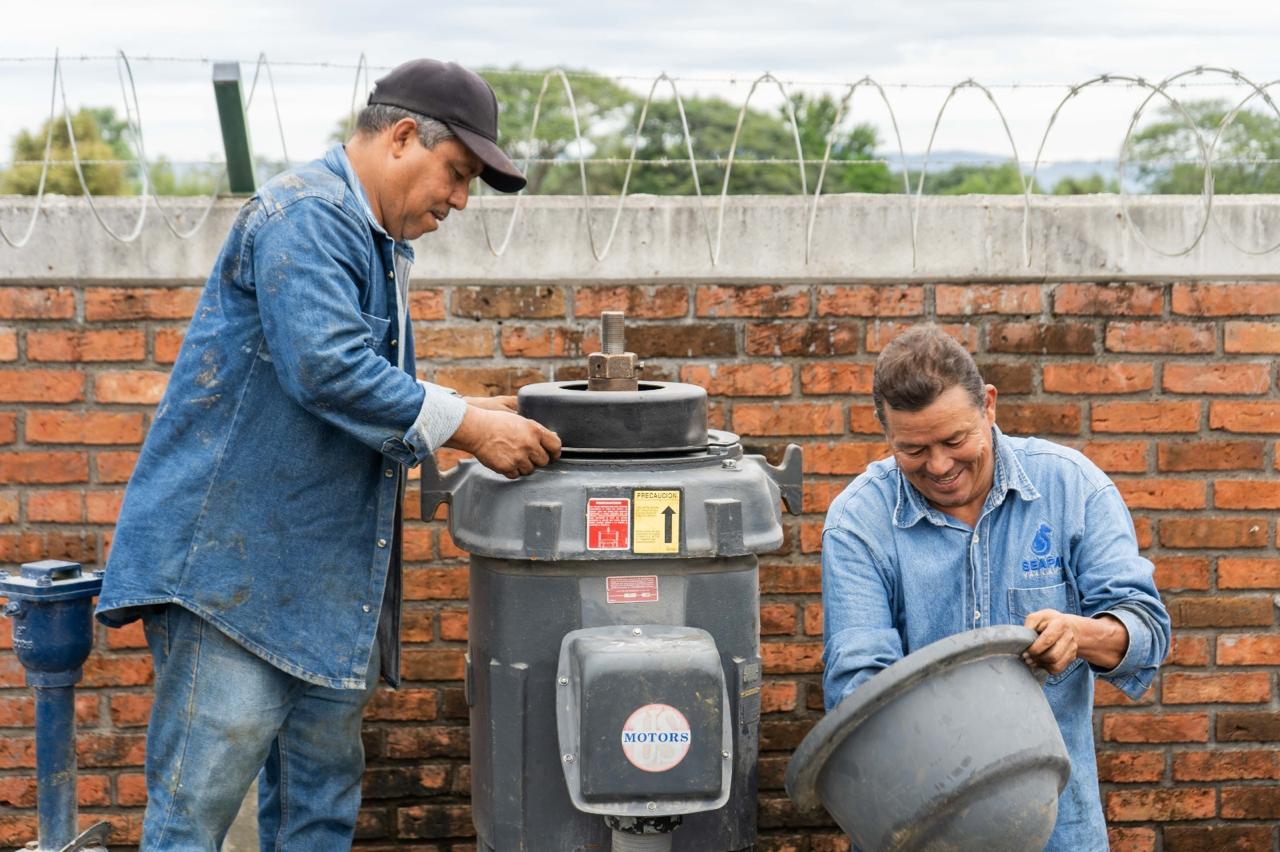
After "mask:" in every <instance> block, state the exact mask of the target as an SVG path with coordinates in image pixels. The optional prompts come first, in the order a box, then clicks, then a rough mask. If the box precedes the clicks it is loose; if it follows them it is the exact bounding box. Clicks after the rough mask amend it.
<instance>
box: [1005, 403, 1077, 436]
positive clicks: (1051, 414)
mask: <svg viewBox="0 0 1280 852" xmlns="http://www.w3.org/2000/svg"><path fill="white" fill-rule="evenodd" d="M996 419H997V420H998V421H999V423H1000V428H1001V429H1003V430H1004V431H1005V432H1008V433H1009V434H1010V435H1078V434H1080V406H1079V405H1078V404H1076V403H1073V402H1068V403H1037V402H1027V403H1017V404H1013V405H1010V404H1001V405H998V406H997V408H996Z"/></svg>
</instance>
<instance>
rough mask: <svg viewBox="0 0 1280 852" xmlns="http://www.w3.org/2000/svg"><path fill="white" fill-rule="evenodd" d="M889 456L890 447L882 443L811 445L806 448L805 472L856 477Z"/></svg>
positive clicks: (859, 442)
mask: <svg viewBox="0 0 1280 852" xmlns="http://www.w3.org/2000/svg"><path fill="white" fill-rule="evenodd" d="M888 455H889V446H888V445H887V444H885V443H882V442H880V441H875V442H869V441H844V442H841V443H837V444H810V445H808V446H806V447H805V448H804V471H805V473H806V474H841V475H845V476H855V475H857V474H859V473H862V471H863V470H865V469H866V467H867V465H869V464H871V462H873V461H876V460H877V459H882V458H885V457H887V456H888Z"/></svg>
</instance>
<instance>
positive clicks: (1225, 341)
mask: <svg viewBox="0 0 1280 852" xmlns="http://www.w3.org/2000/svg"><path fill="white" fill-rule="evenodd" d="M1222 331H1223V338H1222V348H1223V351H1225V352H1231V353H1235V352H1240V353H1248V354H1259V355H1277V354H1280V324H1277V323H1275V322H1228V323H1226V324H1224V325H1223V328H1222Z"/></svg>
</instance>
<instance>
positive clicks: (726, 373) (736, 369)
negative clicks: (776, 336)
mask: <svg viewBox="0 0 1280 852" xmlns="http://www.w3.org/2000/svg"><path fill="white" fill-rule="evenodd" d="M680 381H682V382H688V383H689V384H694V385H699V386H700V387H704V388H706V389H707V393H709V394H711V395H712V396H789V395H790V394H791V385H792V375H791V368H790V367H788V366H786V365H782V364H774V365H770V364H688V365H685V366H684V367H681V368H680Z"/></svg>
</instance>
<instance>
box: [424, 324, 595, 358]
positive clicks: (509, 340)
mask: <svg viewBox="0 0 1280 852" xmlns="http://www.w3.org/2000/svg"><path fill="white" fill-rule="evenodd" d="M490 349H491V350H492V344H490ZM598 351H600V337H599V334H598V333H596V332H587V331H585V330H583V329H580V328H570V327H567V326H545V325H544V326H524V325H516V326H510V325H508V326H503V328H502V354H503V355H506V356H507V357H508V358H579V357H581V356H582V355H584V354H590V353H591V352H598ZM442 354H443V355H445V356H448V355H449V352H448V350H447V349H446V350H445V351H444V352H443V353H442ZM486 354H487V353H486Z"/></svg>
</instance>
